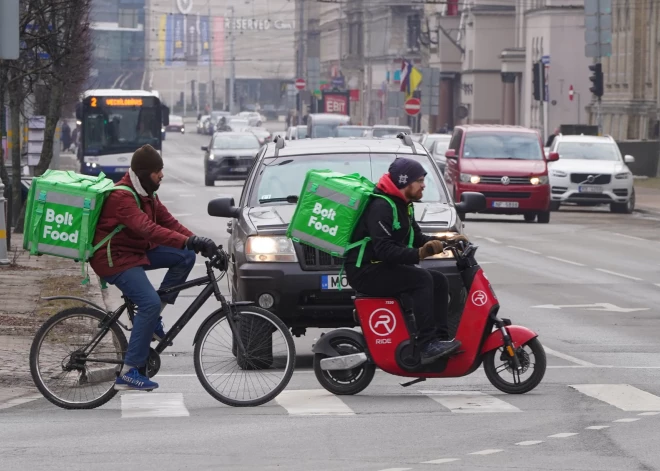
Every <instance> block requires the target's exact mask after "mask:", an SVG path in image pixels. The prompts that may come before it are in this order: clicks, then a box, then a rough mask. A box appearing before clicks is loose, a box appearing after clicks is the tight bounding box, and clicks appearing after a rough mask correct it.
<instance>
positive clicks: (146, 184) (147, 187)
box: [139, 175, 160, 196]
mask: <svg viewBox="0 0 660 471" xmlns="http://www.w3.org/2000/svg"><path fill="white" fill-rule="evenodd" d="M139 178H140V184H141V185H142V188H144V191H146V192H147V194H148V195H149V196H152V195H153V194H154V193H155V192H156V191H158V188H160V183H154V181H153V180H152V179H151V175H147V176H146V177H139Z"/></svg>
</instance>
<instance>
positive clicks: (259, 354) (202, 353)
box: [195, 306, 296, 407]
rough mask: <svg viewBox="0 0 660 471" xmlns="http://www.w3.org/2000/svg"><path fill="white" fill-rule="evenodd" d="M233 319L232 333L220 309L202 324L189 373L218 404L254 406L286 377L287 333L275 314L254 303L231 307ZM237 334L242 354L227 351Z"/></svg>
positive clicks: (289, 370)
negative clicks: (193, 367) (234, 328)
mask: <svg viewBox="0 0 660 471" xmlns="http://www.w3.org/2000/svg"><path fill="white" fill-rule="evenodd" d="M235 322H236V324H237V327H238V328H237V329H236V330H237V332H232V329H231V327H230V326H229V322H228V320H227V317H226V315H225V312H220V313H218V314H215V315H214V316H213V317H212V318H211V320H210V321H209V322H205V324H204V327H203V328H202V329H203V330H202V331H201V332H200V333H199V335H198V339H199V340H198V341H197V343H196V344H195V372H196V373H197V378H199V381H200V382H201V383H202V386H204V389H206V391H207V392H208V393H209V394H210V395H211V396H213V397H214V398H215V399H217V400H218V401H220V402H222V403H223V404H227V405H229V406H234V407H254V406H259V405H262V404H265V403H267V402H269V401H271V400H272V399H273V398H275V397H276V396H277V395H278V394H279V393H280V392H281V391H282V390H283V389H284V388H285V387H286V386H287V384H289V381H290V380H291V375H293V368H294V366H295V360H296V348H295V345H294V343H293V337H292V336H291V333H290V332H289V329H288V328H287V327H286V325H284V323H283V322H282V321H281V320H280V319H279V318H278V317H277V316H275V315H274V314H272V313H271V312H269V311H266V310H265V309H261V308H258V307H256V306H241V307H237V308H236V319H235ZM238 337H240V339H241V342H242V344H243V346H244V349H245V354H241V353H238V354H234V353H232V346H233V344H234V340H235V339H236V338H238ZM235 351H236V350H235Z"/></svg>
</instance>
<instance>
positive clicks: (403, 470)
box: [380, 468, 412, 471]
mask: <svg viewBox="0 0 660 471" xmlns="http://www.w3.org/2000/svg"><path fill="white" fill-rule="evenodd" d="M409 469H412V468H387V469H381V470H380V471H408V470H409Z"/></svg>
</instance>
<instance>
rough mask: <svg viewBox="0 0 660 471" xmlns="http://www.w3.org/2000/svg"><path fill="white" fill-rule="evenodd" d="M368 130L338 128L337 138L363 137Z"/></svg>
mask: <svg viewBox="0 0 660 471" xmlns="http://www.w3.org/2000/svg"><path fill="white" fill-rule="evenodd" d="M367 129H368V128H348V127H346V126H339V128H337V137H361V136H362V134H363V133H364V131H366V130H367Z"/></svg>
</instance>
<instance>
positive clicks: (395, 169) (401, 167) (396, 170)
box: [389, 157, 426, 189]
mask: <svg viewBox="0 0 660 471" xmlns="http://www.w3.org/2000/svg"><path fill="white" fill-rule="evenodd" d="M389 172H390V178H391V179H392V182H393V183H394V184H395V185H396V187H397V188H399V189H401V188H404V187H406V186H408V185H410V184H411V183H412V182H414V181H415V180H417V179H418V178H419V177H422V176H425V175H426V170H424V167H422V164H420V163H419V162H417V161H416V160H413V159H407V158H405V157H399V158H397V159H394V162H392V164H391V165H390V168H389Z"/></svg>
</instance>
